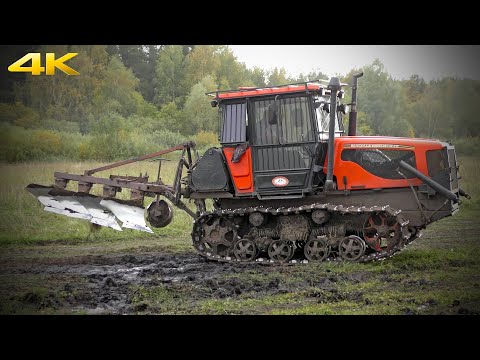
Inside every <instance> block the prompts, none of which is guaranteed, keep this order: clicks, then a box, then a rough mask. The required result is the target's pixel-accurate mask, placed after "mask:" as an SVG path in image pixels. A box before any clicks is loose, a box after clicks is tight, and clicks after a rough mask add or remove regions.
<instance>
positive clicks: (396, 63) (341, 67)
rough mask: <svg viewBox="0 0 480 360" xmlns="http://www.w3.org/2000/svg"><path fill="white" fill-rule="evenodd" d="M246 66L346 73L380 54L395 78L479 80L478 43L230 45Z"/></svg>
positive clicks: (366, 63)
mask: <svg viewBox="0 0 480 360" xmlns="http://www.w3.org/2000/svg"><path fill="white" fill-rule="evenodd" d="M230 48H231V49H232V50H233V52H234V54H235V55H236V56H237V58H238V60H239V61H241V62H244V63H245V64H246V65H247V67H253V66H259V67H261V68H263V69H273V68H275V67H278V68H280V67H284V68H285V69H286V70H287V72H288V74H289V75H291V76H296V75H298V74H299V73H304V74H305V73H308V72H310V71H311V70H320V71H322V72H323V73H324V74H326V75H328V76H334V75H336V74H342V75H344V74H346V73H348V72H349V71H350V70H351V69H352V68H361V67H362V66H365V65H368V64H371V63H372V61H373V60H374V59H375V58H379V59H380V60H381V61H382V63H383V64H384V65H385V69H386V70H387V71H388V73H389V74H390V75H391V76H392V77H393V78H396V79H408V78H409V77H410V75H412V74H418V75H420V76H421V77H423V78H424V79H425V80H427V81H430V80H432V79H438V78H443V77H445V76H453V77H456V78H470V79H475V80H480V46H479V45H473V46H472V45H230Z"/></svg>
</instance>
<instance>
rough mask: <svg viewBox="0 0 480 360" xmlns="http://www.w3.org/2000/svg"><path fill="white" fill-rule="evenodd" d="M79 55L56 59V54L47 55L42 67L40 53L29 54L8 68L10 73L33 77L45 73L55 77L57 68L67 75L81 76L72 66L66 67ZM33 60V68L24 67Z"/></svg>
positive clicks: (69, 54) (72, 54)
mask: <svg viewBox="0 0 480 360" xmlns="http://www.w3.org/2000/svg"><path fill="white" fill-rule="evenodd" d="M77 55H78V53H68V54H66V55H63V56H62V57H59V58H58V59H55V54H54V53H46V54H45V66H41V54H40V53H28V54H27V55H25V56H24V57H22V58H20V59H18V60H17V61H15V62H14V63H13V64H12V65H10V66H9V67H8V71H10V72H29V73H31V74H32V75H41V74H42V73H43V72H44V73H45V74H46V75H55V68H57V69H59V70H62V71H63V72H64V73H65V74H67V75H80V73H79V72H78V71H75V70H73V69H72V68H71V67H70V66H67V65H65V61H67V60H70V59H71V58H73V57H75V56H77ZM29 60H32V65H31V66H22V65H24V64H25V63H26V62H27V61H29Z"/></svg>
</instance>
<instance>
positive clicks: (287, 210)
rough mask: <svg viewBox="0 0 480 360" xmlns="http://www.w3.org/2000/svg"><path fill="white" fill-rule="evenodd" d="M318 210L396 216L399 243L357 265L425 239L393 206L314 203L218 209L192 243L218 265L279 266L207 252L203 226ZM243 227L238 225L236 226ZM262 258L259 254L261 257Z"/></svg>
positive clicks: (198, 227)
mask: <svg viewBox="0 0 480 360" xmlns="http://www.w3.org/2000/svg"><path fill="white" fill-rule="evenodd" d="M314 210H326V211H328V212H329V213H330V214H337V215H346V214H353V215H372V214H385V215H387V216H392V217H395V218H396V220H397V223H398V224H399V225H400V238H399V240H398V242H397V243H396V244H395V245H394V246H392V247H391V248H390V249H389V250H388V251H378V252H370V253H368V252H365V254H363V255H362V256H361V257H360V258H358V259H356V260H354V261H355V262H369V261H378V260H384V259H386V258H389V257H391V256H393V255H394V254H395V253H396V252H398V251H400V250H402V249H403V248H404V247H405V246H406V245H407V244H409V243H411V242H412V241H413V240H414V239H415V238H417V237H419V236H421V233H420V232H419V231H415V235H413V234H412V233H411V232H410V231H409V229H408V223H409V221H408V220H406V219H405V217H404V216H403V214H402V213H401V210H396V209H393V208H392V207H390V206H389V205H385V206H371V207H365V206H348V207H345V206H343V205H333V204H328V203H327V204H324V203H314V204H311V205H302V206H299V207H280V208H272V207H269V208H265V207H248V208H238V209H234V210H232V209H222V210H220V209H218V210H215V211H210V212H204V213H202V214H201V216H200V217H199V218H198V219H196V220H195V223H194V226H193V231H192V240H193V245H194V247H195V248H196V249H197V251H198V253H199V254H200V255H201V256H203V257H205V258H207V259H210V260H213V261H218V262H226V263H232V262H233V263H239V262H240V263H246V264H252V263H260V264H266V265H278V264H279V263H283V262H281V261H275V260H273V259H268V258H264V257H259V256H257V257H255V258H254V259H253V260H250V261H248V260H239V259H237V258H235V256H232V255H231V253H230V254H228V255H225V256H221V255H218V254H213V253H212V252H210V251H209V249H206V248H205V246H202V243H201V242H202V240H204V238H205V235H204V234H203V233H202V226H203V224H205V223H208V221H210V220H211V219H214V218H224V219H232V218H238V217H246V216H248V215H250V214H252V213H254V212H260V213H263V214H270V215H273V216H278V215H298V214H308V213H311V212H312V211H314ZM236 227H237V228H238V227H239V226H238V225H237V226H236ZM257 255H258V254H257ZM323 261H338V262H340V261H346V260H345V259H343V258H342V257H341V256H338V254H337V255H335V254H334V253H332V255H331V256H330V257H328V258H326V259H325V260H323ZM308 262H309V261H308V260H306V259H300V260H299V259H291V260H289V261H288V262H286V263H283V264H288V265H292V264H296V263H308Z"/></svg>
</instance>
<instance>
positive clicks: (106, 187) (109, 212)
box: [26, 142, 198, 233]
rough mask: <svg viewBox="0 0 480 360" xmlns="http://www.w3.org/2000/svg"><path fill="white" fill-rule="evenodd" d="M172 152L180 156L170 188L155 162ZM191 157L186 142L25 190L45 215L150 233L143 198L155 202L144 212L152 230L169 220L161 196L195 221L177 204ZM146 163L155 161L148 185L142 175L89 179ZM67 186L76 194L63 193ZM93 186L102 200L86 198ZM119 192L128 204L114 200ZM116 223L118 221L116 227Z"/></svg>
mask: <svg viewBox="0 0 480 360" xmlns="http://www.w3.org/2000/svg"><path fill="white" fill-rule="evenodd" d="M173 151H182V154H181V157H180V161H179V164H178V166H177V172H176V175H175V181H174V184H173V185H165V184H164V183H163V181H162V179H161V177H160V172H161V165H162V160H164V159H162V158H159V156H161V155H164V154H167V153H170V152H173ZM192 153H194V155H195V159H198V155H197V153H196V151H195V143H194V142H188V143H184V144H180V145H177V146H174V147H171V148H169V149H165V150H161V151H157V152H155V153H151V154H147V155H143V156H139V157H136V158H133V159H128V160H123V161H119V162H116V163H113V164H109V165H105V166H102V167H99V168H95V169H91V170H86V171H85V172H84V174H70V173H65V172H55V173H54V180H55V185H54V186H44V185H38V184H30V185H28V186H27V188H26V189H27V191H29V192H30V193H31V194H33V195H34V196H35V197H36V198H37V199H38V201H39V202H40V203H41V204H42V205H43V206H44V210H46V211H49V212H52V213H55V214H60V215H65V216H69V217H72V218H77V219H84V220H89V221H90V222H91V223H93V224H95V225H99V226H105V227H110V228H112V229H115V230H118V231H122V227H123V228H127V229H133V230H140V231H145V232H148V233H153V231H152V230H151V229H150V227H148V225H147V224H146V221H145V216H144V213H145V208H144V206H143V203H144V198H145V197H146V196H147V197H155V198H156V199H155V200H154V201H153V202H152V203H151V204H150V205H149V206H148V208H147V219H148V221H149V222H150V224H151V225H152V226H154V227H159V228H160V227H164V226H167V225H168V224H170V222H171V221H172V218H173V211H172V209H171V207H170V205H169V204H168V203H167V202H166V201H165V200H162V199H161V198H160V196H164V197H165V198H167V199H168V200H170V201H171V202H172V203H173V204H175V205H176V206H177V207H179V208H181V209H182V210H184V211H186V212H187V213H188V214H190V215H191V216H192V217H193V218H196V217H197V214H195V213H194V212H192V211H191V210H190V209H189V208H188V207H187V206H186V205H185V204H184V203H183V202H182V201H181V200H180V197H181V181H182V173H183V169H184V168H186V170H187V172H188V171H190V170H191V168H192V165H193V164H192ZM148 159H154V160H155V159H156V160H158V161H159V166H158V175H157V179H156V181H155V182H149V181H148V180H149V179H148V176H142V174H140V176H138V177H134V176H119V175H110V177H109V178H102V177H96V176H93V174H95V173H97V172H100V171H103V170H109V169H114V168H118V167H120V166H123V165H127V164H131V163H134V162H138V161H142V160H148ZM69 182H77V183H78V191H76V192H75V191H70V190H66V187H67V184H68V183H69ZM94 184H100V185H103V196H102V197H99V196H95V195H92V194H90V191H91V189H92V186H93V185H94ZM123 189H129V190H130V200H123V199H118V198H116V195H117V193H119V192H122V190H123ZM118 221H120V224H119V222H118Z"/></svg>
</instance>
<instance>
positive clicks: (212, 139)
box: [193, 130, 219, 148]
mask: <svg viewBox="0 0 480 360" xmlns="http://www.w3.org/2000/svg"><path fill="white" fill-rule="evenodd" d="M193 140H194V141H195V143H196V144H197V147H198V148H204V147H212V146H218V145H219V143H218V135H217V134H216V133H214V132H209V131H203V130H202V131H200V132H199V133H198V134H196V135H194V136H193Z"/></svg>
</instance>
